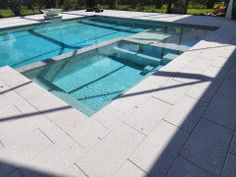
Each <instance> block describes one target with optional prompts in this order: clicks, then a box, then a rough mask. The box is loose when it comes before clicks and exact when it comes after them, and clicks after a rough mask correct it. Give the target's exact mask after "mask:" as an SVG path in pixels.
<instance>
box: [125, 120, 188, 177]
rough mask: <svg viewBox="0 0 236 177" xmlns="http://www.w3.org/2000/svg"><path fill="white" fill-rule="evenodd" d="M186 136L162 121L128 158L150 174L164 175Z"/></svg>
mask: <svg viewBox="0 0 236 177" xmlns="http://www.w3.org/2000/svg"><path fill="white" fill-rule="evenodd" d="M187 137H188V134H187V133H185V132H184V131H182V130H180V129H178V128H177V127H175V126H173V125H171V124H169V123H167V122H165V121H162V122H161V123H160V124H159V125H158V126H157V127H156V128H155V129H154V130H153V131H152V132H151V133H150V135H149V136H148V137H147V138H146V139H145V140H144V142H143V143H142V144H141V145H140V146H139V148H138V149H137V150H136V151H135V152H134V153H133V154H132V156H130V158H129V159H130V160H131V161H132V162H133V163H135V164H136V165H137V166H138V167H140V168H141V169H143V170H144V171H145V172H146V173H148V174H149V175H150V176H153V177H156V176H158V177H162V176H163V177H164V176H165V175H166V174H167V172H168V170H169V168H170V167H171V165H172V164H173V163H174V161H175V159H176V158H177V156H178V153H179V152H180V151H181V149H182V147H183V145H184V143H185V141H186V140H187Z"/></svg>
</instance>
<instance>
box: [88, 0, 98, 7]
mask: <svg viewBox="0 0 236 177" xmlns="http://www.w3.org/2000/svg"><path fill="white" fill-rule="evenodd" d="M86 4H87V7H89V8H94V7H95V6H96V5H97V1H96V0H87V2H86Z"/></svg>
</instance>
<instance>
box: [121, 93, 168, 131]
mask: <svg viewBox="0 0 236 177" xmlns="http://www.w3.org/2000/svg"><path fill="white" fill-rule="evenodd" d="M171 108H172V105H170V104H168V103H166V102H163V101H161V100H158V99H156V98H154V97H152V98H150V99H149V100H148V101H146V102H145V103H144V104H143V105H142V106H141V107H140V108H138V109H137V110H135V111H134V112H133V113H132V114H131V115H130V116H129V117H127V118H126V119H125V120H124V122H125V123H126V124H128V125H129V126H130V127H133V128H134V129H136V130H137V131H139V132H141V133H143V134H145V135H148V134H149V133H150V132H151V131H152V129H153V128H154V127H155V126H156V125H157V124H158V123H159V122H160V121H161V119H163V118H164V116H165V115H166V114H167V113H168V111H169V110H170V109H171Z"/></svg>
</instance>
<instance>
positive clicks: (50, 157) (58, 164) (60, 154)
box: [20, 138, 85, 177]
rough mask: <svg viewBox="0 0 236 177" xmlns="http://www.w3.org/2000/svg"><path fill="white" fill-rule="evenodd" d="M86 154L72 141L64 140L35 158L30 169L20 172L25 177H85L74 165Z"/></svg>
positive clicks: (21, 169) (22, 169)
mask: <svg viewBox="0 0 236 177" xmlns="http://www.w3.org/2000/svg"><path fill="white" fill-rule="evenodd" d="M84 152H85V151H84V149H83V148H82V147H81V146H79V145H78V144H77V143H76V142H75V141H73V140H72V139H70V138H67V139H63V140H61V141H59V142H57V143H55V144H53V145H52V146H51V147H50V148H48V149H46V150H44V151H42V152H40V153H39V154H37V155H36V156H34V157H33V158H32V159H31V163H30V165H29V166H28V168H20V171H21V172H22V174H23V175H24V177H34V176H37V175H38V176H39V177H41V176H43V175H49V174H52V176H60V177H62V176H63V177H68V176H70V177H85V175H84V174H83V173H82V172H81V171H80V170H79V168H77V167H76V166H75V165H74V163H75V162H76V161H77V160H78V159H79V158H80V157H81V156H82V155H83V154H84ZM34 169H35V170H34Z"/></svg>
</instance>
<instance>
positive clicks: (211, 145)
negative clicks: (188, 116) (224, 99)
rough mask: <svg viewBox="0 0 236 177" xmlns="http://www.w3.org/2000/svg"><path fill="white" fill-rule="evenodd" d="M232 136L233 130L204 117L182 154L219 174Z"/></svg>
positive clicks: (207, 169) (212, 172)
mask: <svg viewBox="0 0 236 177" xmlns="http://www.w3.org/2000/svg"><path fill="white" fill-rule="evenodd" d="M231 137H232V131H230V130H228V129H226V128H224V127H222V126H219V125H217V124H215V123H212V122H210V121H208V120H206V119H202V120H201V121H200V122H199V124H198V125H197V127H196V129H195V130H194V131H193V134H192V135H191V137H190V139H189V140H188V142H187V144H186V145H185V147H184V149H183V151H182V152H181V155H182V156H183V157H184V158H186V159H187V160H189V161H191V162H193V163H194V164H196V165H197V166H199V167H201V168H203V169H205V170H206V171H208V172H210V173H211V174H214V175H216V176H219V175H220V172H221V170H222V168H223V164H224V159H225V156H226V153H227V151H228V148H229V145H230V140H231Z"/></svg>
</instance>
